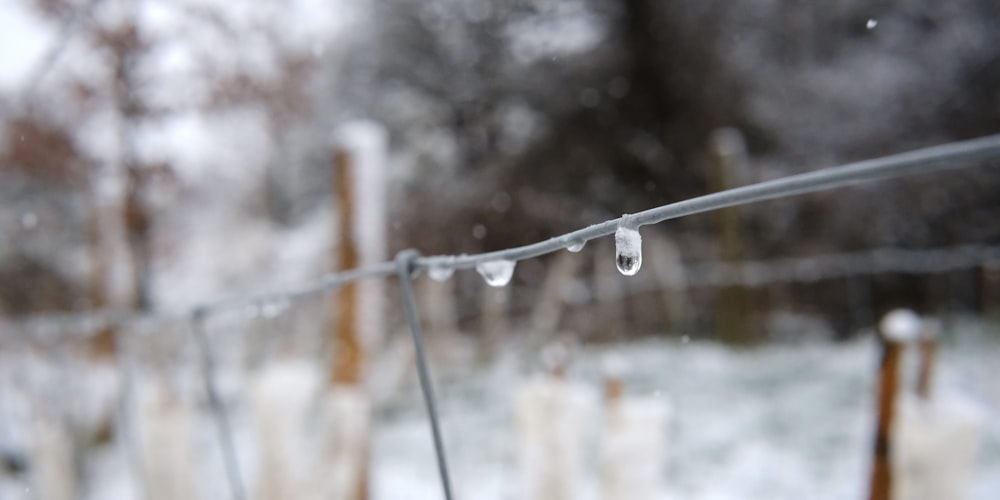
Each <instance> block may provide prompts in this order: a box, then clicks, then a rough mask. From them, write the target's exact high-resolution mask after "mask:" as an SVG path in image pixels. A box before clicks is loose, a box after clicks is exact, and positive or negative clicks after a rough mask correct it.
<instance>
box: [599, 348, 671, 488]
mask: <svg viewBox="0 0 1000 500" xmlns="http://www.w3.org/2000/svg"><path fill="white" fill-rule="evenodd" d="M624 372H625V363H624V362H623V361H622V360H620V359H616V358H607V359H605V361H604V427H603V429H602V433H601V448H600V481H601V496H600V498H604V499H606V500H648V499H651V498H658V497H659V495H660V493H661V492H662V489H663V480H662V475H661V473H662V467H663V463H664V458H665V450H666V447H667V436H666V431H665V427H666V423H667V419H668V417H669V406H667V405H666V404H665V403H664V402H663V401H662V400H659V399H657V398H649V397H629V396H626V395H625V381H624Z"/></svg>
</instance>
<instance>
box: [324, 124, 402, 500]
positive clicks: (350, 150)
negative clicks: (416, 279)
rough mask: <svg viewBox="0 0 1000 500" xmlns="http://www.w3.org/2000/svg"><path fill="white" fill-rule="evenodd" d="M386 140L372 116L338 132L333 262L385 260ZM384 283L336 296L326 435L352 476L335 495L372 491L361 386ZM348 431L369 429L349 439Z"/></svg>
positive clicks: (349, 287) (377, 332)
mask: <svg viewBox="0 0 1000 500" xmlns="http://www.w3.org/2000/svg"><path fill="white" fill-rule="evenodd" d="M386 147H387V136H386V132H385V129H383V128H382V127H381V126H379V125H377V124H375V123H372V122H367V121H358V122H352V123H348V124H345V125H343V126H341V127H340V128H338V130H337V131H336V132H335V134H334V137H333V148H334V150H333V158H332V160H333V182H334V186H333V188H334V193H335V201H336V208H337V213H338V215H339V219H340V227H339V233H338V235H339V236H338V241H337V250H336V256H335V259H336V260H335V262H336V266H335V268H336V270H347V269H354V268H357V267H359V266H364V265H367V264H373V263H376V262H380V261H382V260H385V256H386V251H385V247H386V243H385V241H386V231H385V226H386V208H385V203H386V199H385V179H384V177H385V155H386ZM381 287H382V283H381V282H379V281H377V280H368V281H363V282H351V283H348V284H346V285H344V286H343V287H342V288H341V289H340V290H339V291H338V292H337V293H336V294H335V295H334V299H333V300H334V303H333V307H334V323H333V327H332V331H331V344H332V346H333V361H332V366H331V370H330V376H329V382H330V386H331V390H330V392H329V394H328V400H329V401H328V404H327V405H326V410H327V411H328V412H329V414H328V415H327V418H328V422H327V424H328V425H329V427H330V429H329V432H328V437H329V439H331V440H333V441H336V443H337V444H336V446H334V444H333V443H328V444H329V445H330V446H328V448H330V447H336V448H337V449H338V450H339V451H338V452H337V453H336V457H335V458H336V460H335V463H336V464H338V465H337V467H341V468H345V470H351V471H353V474H354V477H350V478H348V477H343V478H342V479H343V480H337V481H330V482H328V484H327V486H329V487H330V488H331V489H329V490H327V491H326V493H328V494H329V495H332V496H333V497H335V498H344V499H364V498H367V497H368V485H367V483H368V480H367V478H368V464H367V460H368V449H369V447H370V443H369V437H368V436H367V429H368V420H369V419H370V415H369V412H370V405H369V402H368V395H367V391H366V390H365V388H364V386H365V382H366V374H365V372H366V369H367V365H368V360H367V355H368V352H370V351H371V349H372V348H373V347H374V345H375V343H376V342H377V341H378V339H380V338H381V337H382V334H383V321H384V320H383V307H382V305H383V303H382V300H383V299H382V289H381ZM347 427H350V429H347ZM348 431H349V432H348ZM349 433H363V434H365V435H362V436H354V438H352V439H345V436H347V434H349ZM345 447H346V448H345ZM331 449H332V448H331ZM331 458H334V457H331ZM348 462H351V463H348ZM330 465H331V466H333V465H334V464H330ZM333 472H334V473H333V474H331V475H332V476H338V477H339V474H340V473H338V472H337V471H333Z"/></svg>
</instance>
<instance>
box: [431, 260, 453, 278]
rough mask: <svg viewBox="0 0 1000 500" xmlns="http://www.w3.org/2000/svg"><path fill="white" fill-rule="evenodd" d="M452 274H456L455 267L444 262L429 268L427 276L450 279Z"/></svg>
mask: <svg viewBox="0 0 1000 500" xmlns="http://www.w3.org/2000/svg"><path fill="white" fill-rule="evenodd" d="M452 274H455V268H454V267H451V266H447V265H443V264H438V265H434V266H430V267H428V268H427V276H430V277H431V279H432V280H434V281H448V278H451V275H452Z"/></svg>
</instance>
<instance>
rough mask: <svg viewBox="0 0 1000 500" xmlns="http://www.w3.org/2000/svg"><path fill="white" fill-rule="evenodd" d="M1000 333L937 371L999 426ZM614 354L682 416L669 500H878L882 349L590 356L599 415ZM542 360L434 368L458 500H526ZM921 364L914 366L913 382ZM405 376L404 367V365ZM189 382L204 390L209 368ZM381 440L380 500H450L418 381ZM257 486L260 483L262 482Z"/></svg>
mask: <svg viewBox="0 0 1000 500" xmlns="http://www.w3.org/2000/svg"><path fill="white" fill-rule="evenodd" d="M997 333H1000V332H998V331H997V328H996V327H995V326H994V327H991V330H989V331H983V330H982V329H980V328H979V327H963V330H962V333H961V335H959V336H955V337H950V338H946V339H945V341H944V344H943V347H942V353H941V359H940V363H939V377H938V387H939V389H940V390H960V391H962V392H963V393H965V394H967V395H969V396H971V397H972V398H974V399H976V400H978V401H980V402H981V403H982V404H983V405H984V407H985V408H986V410H987V411H988V414H989V415H996V414H997V412H998V411H1000V388H998V387H997V386H996V384H995V383H994V381H995V380H996V379H997V375H998V368H997V367H996V365H995V359H997V356H998V355H1000V339H998V336H997ZM609 353H613V354H614V355H616V356H617V357H619V358H621V359H623V360H625V361H626V363H627V365H628V366H629V368H630V370H631V372H630V374H629V375H628V376H627V377H626V383H627V391H628V393H629V394H631V395H632V396H644V397H648V398H651V399H652V400H654V401H655V400H662V401H663V402H664V403H665V404H669V405H670V406H671V407H672V415H673V420H672V421H671V423H670V424H669V428H668V429H667V431H668V433H669V439H668V442H669V443H671V448H670V449H669V450H668V452H667V457H668V458H667V465H666V467H665V468H664V470H663V477H664V484H665V490H664V491H663V492H662V494H661V495H660V496H658V497H657V498H660V499H693V500H702V499H704V500H708V499H711V500H718V499H785V498H787V499H799V498H810V499H820V500H822V499H843V498H863V497H864V495H865V491H866V488H867V484H868V474H869V471H868V466H869V463H870V457H869V450H870V449H871V446H872V436H873V424H874V422H873V418H874V416H873V402H874V394H873V389H874V376H875V370H876V366H877V361H878V352H877V346H876V344H875V342H874V341H872V340H871V339H863V340H857V341H853V342H849V343H843V344H827V343H810V344H800V345H781V346H767V347H760V348H754V349H732V348H729V347H725V346H721V345H718V344H715V343H713V342H708V341H699V340H697V339H696V340H694V341H684V342H682V341H674V340H670V341H667V340H643V341H636V342H629V343H620V344H608V345H605V346H586V347H583V348H581V349H579V351H578V352H577V353H576V357H575V363H574V365H573V366H572V368H571V369H570V372H569V379H570V380H573V381H575V382H577V383H582V384H585V385H589V387H591V388H592V389H593V391H594V396H595V398H594V400H595V401H597V400H598V399H599V398H598V397H597V396H598V393H599V387H600V385H599V383H600V373H601V360H602V359H603V358H604V357H605V356H606V355H607V354H609ZM535 357H536V354H535V352H534V351H533V350H529V349H527V348H525V347H523V346H513V345H508V346H507V347H506V348H503V349H501V350H500V351H499V352H498V353H497V355H496V358H495V361H494V362H492V363H490V364H489V365H488V366H484V365H482V364H477V363H474V362H471V361H469V362H450V363H445V362H441V361H439V362H436V363H434V364H433V366H432V373H433V375H434V377H435V379H436V381H437V390H438V396H439V409H440V411H441V414H442V418H443V431H444V437H445V442H446V445H447V448H448V453H449V457H448V458H449V462H450V465H451V472H452V478H453V483H454V487H455V491H456V493H457V498H461V499H463V500H493V499H497V500H500V499H514V498H516V492H517V480H518V479H517V470H518V469H517V464H516V457H517V450H516V449H515V445H516V443H517V439H516V436H515V434H514V415H513V408H512V398H513V394H514V391H515V390H516V388H517V387H518V384H519V382H521V381H523V380H525V379H526V378H527V377H528V376H529V375H531V373H532V372H531V370H530V369H528V368H527V367H529V366H537V364H538V363H537V360H536V359H535ZM441 359H444V358H441ZM451 359H456V358H454V357H452V358H451ZM469 359H470V360H471V359H472V358H469ZM909 361H912V360H909ZM909 361H908V363H906V364H905V365H904V366H910V367H912V363H910V362H909ZM387 362H389V361H387ZM391 362H392V363H394V364H398V363H399V362H400V361H399V358H398V357H395V358H393V360H392V361H391ZM26 366H27V364H26V362H21V363H6V362H3V361H2V360H0V367H11V368H9V369H4V370H2V371H3V372H8V371H11V370H18V373H19V375H17V377H21V378H23V377H26V376H29V375H30V373H29V374H28V375H26V373H27V372H30V370H27V372H26V368H25V367H26ZM189 368H190V372H191V373H190V374H189V375H190V376H191V377H192V379H193V380H196V378H194V377H196V373H197V372H196V369H195V367H194V366H190V367H189ZM378 369H380V367H378V366H376V370H378ZM411 369H412V367H411ZM3 375H4V376H3V377H0V381H3V382H4V383H5V385H7V383H9V382H11V381H14V380H15V379H16V378H17V377H15V376H14V374H12V373H3ZM226 375H227V379H232V378H233V377H231V375H232V374H226ZM239 378H241V377H240V376H237V377H236V379H239ZM223 382H224V383H223V384H222V385H223V388H224V390H225V391H226V393H227V395H228V396H227V400H229V401H231V402H232V404H233V405H232V407H231V409H232V410H233V421H234V424H235V427H236V430H237V442H238V452H239V455H240V457H241V460H240V461H241V464H242V467H243V473H244V475H248V476H249V475H251V474H252V470H253V467H252V464H253V463H254V460H253V454H254V453H255V448H256V447H255V445H254V443H252V442H251V436H252V430H251V428H250V427H251V426H250V422H251V419H250V418H248V414H247V411H248V409H249V400H248V399H247V398H246V397H245V396H246V395H247V392H246V389H245V387H244V385H243V383H242V382H239V381H236V382H235V383H234V382H233V381H232V380H225V381H223ZM21 387H22V389H23V388H24V387H30V386H27V385H24V384H22V385H21ZM188 387H197V385H194V386H188ZM195 391H196V390H195ZM5 394H8V393H6V392H5ZM9 394H14V391H12V392H10V393H9ZM22 395H23V394H22ZM7 403H8V404H5V405H4V406H5V408H3V412H2V413H0V419H3V421H4V422H3V426H2V428H3V429H4V431H5V432H4V438H5V440H6V441H7V442H5V443H3V444H4V445H5V446H6V445H8V444H19V443H23V442H24V439H23V436H22V437H21V439H13V440H11V439H8V438H10V437H12V436H17V435H18V434H19V432H18V431H17V428H16V425H12V424H15V423H16V422H12V421H11V411H12V410H14V409H17V411H18V412H20V414H21V418H22V419H23V418H24V417H25V416H27V415H25V409H24V408H23V407H20V406H17V405H14V404H12V403H13V402H12V401H7ZM15 406H17V408H14V407H15ZM18 408H19V409H18ZM198 408H201V410H202V412H203V415H202V416H201V417H200V419H199V424H198V426H199V430H198V433H197V434H198V436H199V437H198V439H197V444H196V448H197V450H198V457H197V459H198V460H200V461H201V467H198V469H199V471H200V475H201V477H200V478H199V480H200V481H204V483H205V484H204V486H205V488H204V490H205V493H206V494H209V493H210V495H211V497H219V498H223V497H225V496H226V487H225V482H224V481H223V477H224V476H223V475H222V469H221V461H220V457H219V453H218V448H217V443H218V441H217V439H216V436H215V435H214V427H213V423H212V421H211V420H210V418H209V416H208V413H207V407H206V406H204V404H201V405H199V406H198ZM585 418H586V419H589V421H590V422H591V424H592V425H590V426H589V427H590V428H589V430H588V431H587V432H588V434H587V435H588V436H589V437H588V438H587V440H586V442H585V443H583V446H582V449H583V450H585V453H586V456H585V457H584V462H585V469H586V472H585V474H584V477H581V478H579V481H580V483H581V486H582V488H581V489H582V491H583V492H584V494H583V495H582V496H581V498H582V499H584V500H589V499H596V498H598V494H597V491H598V485H597V477H599V476H598V474H597V471H596V465H597V462H598V458H597V449H598V448H597V445H598V436H597V433H596V430H597V428H598V424H599V422H600V420H601V414H600V411H599V407H597V406H595V407H594V409H593V411H592V412H591V413H589V414H587V415H585ZM21 421H22V422H23V421H24V420H21ZM986 425H987V429H986V439H985V442H984V444H983V448H982V450H981V453H980V457H979V461H978V465H977V470H976V471H975V472H974V474H973V477H974V484H973V485H972V491H970V495H969V497H968V498H969V499H972V500H992V499H995V498H998V496H1000V421H998V419H996V418H988V419H987V424H986ZM375 428H376V434H375V438H374V448H373V460H374V466H373V471H372V474H373V483H374V484H373V494H374V496H373V498H375V499H378V500H389V499H397V498H407V499H425V498H426V499H437V498H440V495H441V492H440V486H439V483H438V475H437V469H436V465H435V460H434V454H433V447H432V444H431V440H430V435H429V428H428V424H427V419H426V416H425V413H424V410H423V406H422V401H421V398H420V393H419V390H418V388H417V385H416V383H415V381H414V380H411V381H410V382H409V383H408V384H407V385H405V386H404V388H403V389H401V391H400V393H399V394H397V395H396V396H395V397H392V398H390V399H387V400H385V401H382V402H381V403H380V404H379V405H378V407H377V408H376V423H375ZM121 453H122V449H120V448H115V447H105V448H102V449H101V451H100V452H99V453H98V454H96V455H95V456H94V458H93V459H92V463H91V464H90V466H89V467H88V468H89V470H92V471H93V472H95V473H96V474H97V476H98V477H99V480H98V481H97V482H98V484H91V486H90V487H89V488H88V491H89V492H90V493H89V497H88V498H95V499H96V498H101V499H112V500H117V499H124V498H130V497H132V495H131V494H130V492H131V491H133V486H131V485H130V482H131V481H130V480H129V479H128V471H129V468H128V462H127V461H126V460H123V458H122V455H121ZM247 479H248V480H247V483H248V484H253V483H254V480H253V479H252V478H247ZM22 487H23V483H19V482H18V481H17V480H16V479H15V478H14V477H12V476H10V475H9V474H8V475H6V476H3V475H0V495H2V497H3V498H11V499H13V500H17V499H19V498H28V497H27V496H23V495H21V493H20V492H22V491H23V490H22V489H21V488H22ZM209 490H210V491H209ZM217 495H218V496H217Z"/></svg>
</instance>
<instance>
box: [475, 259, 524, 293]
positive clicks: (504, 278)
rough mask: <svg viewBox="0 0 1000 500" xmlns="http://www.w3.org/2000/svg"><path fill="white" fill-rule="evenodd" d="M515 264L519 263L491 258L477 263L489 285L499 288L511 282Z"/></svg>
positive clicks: (478, 269) (477, 267) (477, 269)
mask: <svg viewBox="0 0 1000 500" xmlns="http://www.w3.org/2000/svg"><path fill="white" fill-rule="evenodd" d="M515 264H517V263H516V262H514V261H512V260H503V259H501V260H491V261H488V262H480V263H479V264H476V271H477V272H479V275H480V276H482V277H483V279H484V280H486V284H487V285H489V286H495V287H498V288H499V287H502V286H506V285H507V283H510V278H511V276H513V275H514V265H515Z"/></svg>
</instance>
